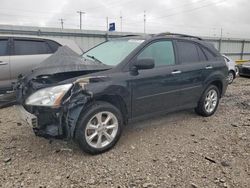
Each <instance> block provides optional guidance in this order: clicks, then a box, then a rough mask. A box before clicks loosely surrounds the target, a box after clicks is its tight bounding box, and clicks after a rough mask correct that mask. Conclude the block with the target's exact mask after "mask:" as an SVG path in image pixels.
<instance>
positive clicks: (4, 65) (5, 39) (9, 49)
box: [0, 35, 82, 94]
mask: <svg viewBox="0 0 250 188" xmlns="http://www.w3.org/2000/svg"><path fill="white" fill-rule="evenodd" d="M60 46H68V47H70V48H71V49H72V50H74V51H75V52H76V53H78V54H79V55H81V54H82V50H81V49H80V48H79V46H77V44H76V43H75V42H74V41H71V40H65V39H49V38H46V37H45V38H41V37H33V36H32V37H31V36H22V35H20V36H17V35H0V94H3V93H5V92H6V91H11V90H12V83H13V82H16V80H17V78H18V76H19V75H20V74H21V75H26V74H27V73H29V72H30V71H31V70H32V68H34V67H35V66H36V65H38V64H39V63H41V62H42V61H44V60H45V59H47V58H48V57H49V56H50V55H51V54H53V53H55V52H56V51H57V49H58V48H59V47H60Z"/></svg>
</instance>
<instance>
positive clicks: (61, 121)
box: [16, 83, 92, 139]
mask: <svg viewBox="0 0 250 188" xmlns="http://www.w3.org/2000/svg"><path fill="white" fill-rule="evenodd" d="M91 98H92V94H91V93H88V92H87V91H86V90H85V89H84V88H83V87H82V85H80V83H74V86H73V87H72V89H71V90H70V91H69V93H68V94H67V95H66V96H65V98H64V99H63V102H62V104H61V105H60V106H59V107H57V108H52V107H40V106H27V105H25V104H24V103H22V105H17V106H16V109H17V110H18V113H19V115H20V118H21V119H22V120H23V121H25V122H26V123H27V124H28V125H30V126H32V128H33V130H34V133H35V134H36V135H37V136H42V137H45V138H49V137H54V138H66V139H71V138H73V137H74V130H75V127H76V124H77V120H78V118H79V116H80V113H81V112H82V110H83V108H84V107H85V106H86V104H87V103H88V101H89V100H90V99H91Z"/></svg>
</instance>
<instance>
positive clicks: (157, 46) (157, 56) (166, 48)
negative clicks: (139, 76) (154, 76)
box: [137, 41, 175, 67]
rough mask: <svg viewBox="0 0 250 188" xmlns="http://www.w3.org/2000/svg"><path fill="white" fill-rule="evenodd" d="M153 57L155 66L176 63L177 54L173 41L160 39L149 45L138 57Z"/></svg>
mask: <svg viewBox="0 0 250 188" xmlns="http://www.w3.org/2000/svg"><path fill="white" fill-rule="evenodd" d="M148 58H150V59H153V60H154V61H155V66H156V67H157V66H164V65H174V64H175V55H174V48H173V43H172V41H158V42H154V43H152V44H150V45H149V46H147V47H146V48H145V49H144V50H143V51H142V52H141V53H140V54H139V55H138V57H137V59H138V60H139V59H148Z"/></svg>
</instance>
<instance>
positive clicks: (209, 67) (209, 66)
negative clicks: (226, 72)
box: [205, 65, 213, 69]
mask: <svg viewBox="0 0 250 188" xmlns="http://www.w3.org/2000/svg"><path fill="white" fill-rule="evenodd" d="M212 68H213V66H212V65H208V66H206V67H205V69H212Z"/></svg>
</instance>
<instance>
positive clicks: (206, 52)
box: [202, 48, 215, 60]
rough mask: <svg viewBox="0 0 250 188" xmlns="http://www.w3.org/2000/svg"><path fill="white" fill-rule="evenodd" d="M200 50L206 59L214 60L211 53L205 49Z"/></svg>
mask: <svg viewBox="0 0 250 188" xmlns="http://www.w3.org/2000/svg"><path fill="white" fill-rule="evenodd" d="M202 50H203V51H204V53H205V55H206V56H207V58H208V59H209V60H210V59H214V58H215V55H214V54H212V52H210V51H208V50H207V49H206V48H202Z"/></svg>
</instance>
